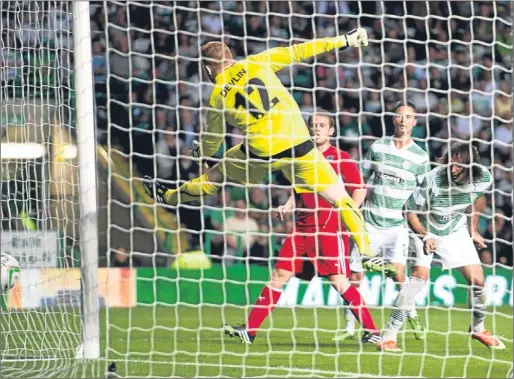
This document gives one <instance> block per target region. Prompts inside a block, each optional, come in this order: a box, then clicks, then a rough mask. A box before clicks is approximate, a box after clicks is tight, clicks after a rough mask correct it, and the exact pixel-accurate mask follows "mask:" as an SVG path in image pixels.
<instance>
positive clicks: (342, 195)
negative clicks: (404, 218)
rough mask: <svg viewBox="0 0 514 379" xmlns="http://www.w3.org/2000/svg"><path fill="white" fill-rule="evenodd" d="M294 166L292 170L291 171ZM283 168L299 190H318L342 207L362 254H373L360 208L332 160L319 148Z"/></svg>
mask: <svg viewBox="0 0 514 379" xmlns="http://www.w3.org/2000/svg"><path fill="white" fill-rule="evenodd" d="M291 169H292V170H291ZM281 171H282V172H283V173H284V175H285V176H286V177H287V178H289V179H290V180H291V181H292V182H293V183H294V186H295V189H296V192H298V193H301V192H316V193H317V194H318V195H319V196H321V197H322V198H323V199H325V200H327V201H328V202H329V203H330V204H331V205H332V206H334V207H335V208H338V209H339V213H340V216H341V221H342V222H343V224H344V225H345V226H346V229H347V230H348V231H349V232H350V233H351V237H352V239H353V240H354V241H355V244H356V245H357V247H358V249H359V252H360V254H361V255H365V256H369V257H372V256H373V255H374V254H373V251H372V249H371V245H370V240H369V235H368V232H367V230H366V225H365V224H364V219H363V217H362V214H361V212H360V210H359V208H358V207H357V206H356V205H355V203H354V201H353V200H352V198H351V197H350V196H349V195H348V193H347V192H346V188H345V186H344V183H343V182H342V181H341V179H340V178H339V177H338V175H337V174H336V172H335V171H334V169H333V168H332V166H331V165H330V163H329V161H328V160H327V159H326V158H325V157H324V156H323V154H322V153H321V152H320V151H319V150H318V149H316V148H314V149H312V150H311V151H309V153H307V154H305V155H304V156H302V157H298V158H296V159H295V160H294V165H293V167H292V166H291V164H290V163H289V164H287V162H286V164H285V165H284V166H282V167H281Z"/></svg>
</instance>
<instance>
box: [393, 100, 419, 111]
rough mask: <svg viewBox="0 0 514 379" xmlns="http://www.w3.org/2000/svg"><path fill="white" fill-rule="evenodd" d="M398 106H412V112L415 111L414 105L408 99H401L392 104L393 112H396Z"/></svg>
mask: <svg viewBox="0 0 514 379" xmlns="http://www.w3.org/2000/svg"><path fill="white" fill-rule="evenodd" d="M400 107H410V108H412V110H413V111H414V113H417V109H416V106H415V105H414V104H412V103H411V102H410V101H403V100H400V101H398V102H397V103H396V104H395V105H394V108H393V110H394V112H396V111H397V110H398V108H400Z"/></svg>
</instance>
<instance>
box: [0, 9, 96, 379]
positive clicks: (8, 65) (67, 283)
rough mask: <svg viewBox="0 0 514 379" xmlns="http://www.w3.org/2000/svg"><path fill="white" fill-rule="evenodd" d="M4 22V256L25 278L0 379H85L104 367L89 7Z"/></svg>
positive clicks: (2, 332) (16, 291)
mask: <svg viewBox="0 0 514 379" xmlns="http://www.w3.org/2000/svg"><path fill="white" fill-rule="evenodd" d="M0 11H1V14H0V17H1V20H0V21H1V28H0V29H1V32H2V34H1V37H0V51H1V54H0V81H1V89H0V119H1V131H2V132H1V138H2V142H1V148H0V155H1V164H2V169H1V173H2V178H1V181H2V182H1V184H2V186H1V188H2V199H1V210H2V212H1V215H2V220H1V221H2V233H1V234H2V235H1V249H2V252H6V253H9V254H11V255H13V256H14V257H15V258H16V259H17V260H18V262H19V263H20V267H21V277H20V280H19V282H18V283H17V285H16V287H15V288H13V289H12V290H10V291H9V292H8V293H4V294H2V299H4V298H5V299H6V301H5V302H4V301H2V311H1V314H0V324H1V326H0V376H2V377H31V376H45V377H46V376H49V377H76V376H77V375H81V374H79V371H80V370H79V368H81V369H84V370H85V367H89V366H86V365H84V363H85V361H84V359H85V360H88V361H87V362H90V360H97V359H98V358H99V357H100V323H99V302H100V301H102V300H101V297H100V296H99V280H98V231H97V209H98V205H97V180H96V175H97V172H96V157H95V149H96V136H95V123H96V120H95V111H94V108H93V104H94V103H93V101H94V99H93V94H94V92H93V78H92V72H91V38H90V28H89V22H90V14H89V3H88V2H73V3H72V2H60V1H43V2H41V1H34V2H32V1H6V2H1V4H0ZM104 292H105V291H104ZM78 359H80V360H78ZM84 372H86V371H84Z"/></svg>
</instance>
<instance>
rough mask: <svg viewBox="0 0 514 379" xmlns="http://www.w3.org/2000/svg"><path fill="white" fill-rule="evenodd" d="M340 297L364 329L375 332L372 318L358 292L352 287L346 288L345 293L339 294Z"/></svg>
mask: <svg viewBox="0 0 514 379" xmlns="http://www.w3.org/2000/svg"><path fill="white" fill-rule="evenodd" d="M341 297H342V298H343V299H344V300H346V302H347V303H348V305H349V307H350V310H351V312H352V313H353V315H354V316H355V317H356V318H357V320H359V322H360V324H361V325H362V327H363V328H364V329H367V330H370V331H373V332H376V331H377V328H376V326H375V323H374V322H373V318H372V317H371V314H370V313H369V310H368V307H367V306H366V303H364V299H363V298H362V296H361V294H360V292H359V290H358V289H357V288H355V287H354V286H350V287H348V289H347V290H346V291H344V292H343V293H342V294H341Z"/></svg>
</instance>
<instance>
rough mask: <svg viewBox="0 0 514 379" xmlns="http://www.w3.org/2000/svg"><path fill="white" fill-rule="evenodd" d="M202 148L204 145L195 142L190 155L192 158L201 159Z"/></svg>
mask: <svg viewBox="0 0 514 379" xmlns="http://www.w3.org/2000/svg"><path fill="white" fill-rule="evenodd" d="M201 147H202V144H201V143H200V142H198V141H197V140H194V141H193V148H192V149H191V150H189V155H190V156H192V157H193V158H200V157H201V152H200V148H201Z"/></svg>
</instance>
